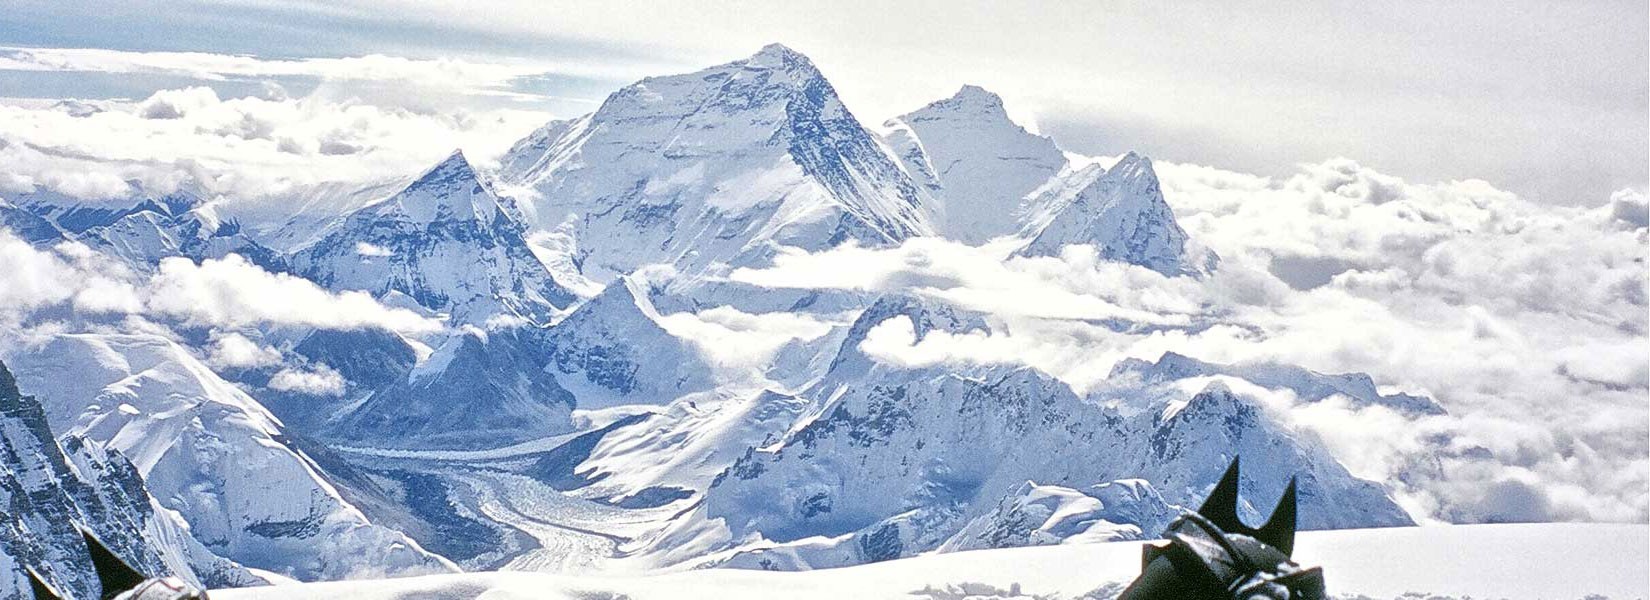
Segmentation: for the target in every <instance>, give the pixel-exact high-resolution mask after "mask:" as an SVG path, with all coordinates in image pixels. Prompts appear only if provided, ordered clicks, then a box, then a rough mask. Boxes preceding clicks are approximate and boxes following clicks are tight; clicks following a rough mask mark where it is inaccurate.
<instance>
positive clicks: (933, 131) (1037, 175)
mask: <svg viewBox="0 0 1650 600" xmlns="http://www.w3.org/2000/svg"><path fill="white" fill-rule="evenodd" d="M883 127H884V128H886V129H887V130H888V132H887V133H886V135H885V137H886V139H887V140H888V144H889V146H890V147H892V148H893V149H894V153H895V155H897V156H898V157H899V159H900V161H901V162H902V163H903V164H904V166H905V168H906V171H907V172H909V173H911V175H912V178H913V179H916V180H918V181H920V182H923V183H927V184H929V185H930V186H931V188H934V189H935V191H936V195H937V196H938V197H939V198H940V200H941V203H940V207H941V211H940V213H941V215H940V217H939V219H938V223H937V224H936V228H937V229H938V230H939V232H940V233H941V234H942V235H944V236H946V237H948V238H951V239H955V240H960V241H963V242H967V243H971V244H978V243H981V242H984V241H986V240H988V239H991V238H993V237H996V236H999V235H1007V234H1012V233H1015V232H1016V229H1017V226H1018V222H1019V221H1018V218H1019V217H1020V214H1019V213H1020V206H1021V201H1022V199H1023V198H1025V196H1026V195H1028V194H1030V193H1031V192H1033V191H1035V190H1036V189H1038V188H1039V187H1040V186H1042V185H1043V184H1044V183H1045V182H1047V181H1048V180H1049V178H1051V177H1054V176H1055V175H1057V174H1059V173H1060V171H1061V169H1063V168H1064V167H1065V166H1066V163H1067V161H1066V157H1065V154H1064V153H1062V152H1061V151H1060V148H1058V147H1057V146H1055V145H1054V140H1051V139H1049V138H1046V137H1043V136H1040V135H1036V134H1034V133H1031V132H1029V131H1026V129H1025V128H1024V127H1021V126H1020V125H1019V124H1017V123H1015V122H1014V121H1013V120H1011V119H1010V118H1009V116H1008V111H1007V110H1005V109H1004V108H1003V99H1002V98H1001V97H999V96H998V95H997V94H994V93H992V92H990V91H987V90H986V89H984V88H981V87H979V86H974V85H965V86H963V87H962V89H960V90H957V93H956V94H955V95H953V96H951V97H950V98H946V99H944V100H939V101H936V102H933V103H931V104H929V105H927V106H924V107H922V108H921V109H918V110H916V111H913V112H911V113H908V114H905V115H901V116H899V117H895V118H894V119H890V120H889V121H888V122H887V123H884V124H883Z"/></svg>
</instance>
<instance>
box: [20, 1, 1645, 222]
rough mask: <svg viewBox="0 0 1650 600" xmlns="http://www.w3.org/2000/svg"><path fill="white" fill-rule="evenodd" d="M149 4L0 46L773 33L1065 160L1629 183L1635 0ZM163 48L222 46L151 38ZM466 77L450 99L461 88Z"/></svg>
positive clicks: (839, 68) (1639, 162) (850, 81)
mask: <svg viewBox="0 0 1650 600" xmlns="http://www.w3.org/2000/svg"><path fill="white" fill-rule="evenodd" d="M161 5H162V8H161V9H158V10H134V9H132V8H130V7H126V6H123V5H121V4H119V3H113V2H101V1H93V2H84V3H68V4H65V3H43V2H22V3H20V4H19V5H18V6H16V7H11V8H12V9H13V10H12V13H13V18H12V19H10V22H11V23H12V25H10V26H7V25H0V44H5V43H7V40H15V41H13V42H10V45H13V46H18V47H21V46H28V47H31V48H33V49H35V50H36V51H38V52H47V51H45V50H40V49H43V48H91V49H98V48H114V49H119V50H123V51H131V52H139V51H141V52H149V53H153V54H154V56H151V57H149V58H137V57H130V56H128V57H120V58H114V57H107V56H105V57H103V58H102V59H103V60H107V61H108V62H109V63H115V64H119V63H125V62H144V61H155V60H158V59H159V58H160V57H161V56H163V55H166V56H170V59H169V60H171V61H173V62H174V63H186V62H203V63H217V64H223V65H228V66H218V67H210V66H208V69H210V68H216V69H218V70H219V71H228V70H234V69H240V70H241V71H243V72H244V73H245V75H237V77H248V76H257V75H256V74H257V73H260V72H261V73H271V72H279V73H292V72H295V71H301V72H304V73H307V74H309V75H306V76H311V75H313V76H326V77H338V76H340V73H339V72H340V71H350V70H353V69H356V68H358V67H361V66H363V65H361V64H358V63H362V62H370V61H362V60H361V59H359V58H341V57H365V56H370V55H373V54H386V55H392V56H406V57H414V58H415V59H416V60H413V61H411V62H412V63H417V64H419V65H423V66H421V67H419V68H425V67H428V66H431V65H428V64H425V63H432V62H439V61H450V62H452V63H454V64H457V63H458V62H462V63H465V64H469V65H473V66H474V68H471V69H465V70H461V73H463V76H460V77H457V78H456V79H457V80H459V81H466V82H469V83H470V84H480V85H479V87H477V88H474V89H482V90H491V91H492V92H494V93H498V94H507V93H519V94H526V95H529V96H538V97H540V98H541V99H543V98H547V97H557V98H562V99H576V100H577V102H562V103H554V102H552V103H538V104H536V105H535V107H536V108H540V109H544V110H548V111H550V112H552V113H554V114H556V115H557V116H560V117H570V116H574V115H576V114H578V113H581V112H585V111H588V110H589V109H590V108H591V106H593V103H594V102H597V101H599V100H600V99H601V98H602V97H604V96H605V95H606V94H607V93H609V92H611V91H612V90H614V89H616V88H617V87H619V86H621V85H623V84H625V83H628V82H631V81H634V80H636V79H638V78H640V77H643V76H647V75H656V74H664V73H672V72H683V71H687V70H691V69H692V68H697V67H702V66H704V65H708V64H714V63H718V62H724V61H727V60H731V59H734V58H737V57H740V56H745V55H748V54H749V53H751V52H752V51H754V50H755V49H756V48H759V47H761V46H762V45H763V44H766V43H770V42H782V43H785V44H788V45H791V46H793V47H795V48H797V49H798V50H801V51H802V52H804V53H806V54H808V55H809V56H810V57H812V58H813V59H814V61H815V62H816V63H817V64H818V65H819V66H820V67H821V68H822V69H823V70H824V72H825V73H826V75H827V76H828V77H830V78H831V80H832V82H833V84H834V85H835V87H836V88H837V89H838V91H839V92H841V94H842V96H843V98H844V99H845V101H846V102H847V103H848V105H849V106H850V108H852V109H853V110H854V111H855V112H856V114H858V115H859V116H861V117H862V118H863V120H864V121H866V122H869V123H877V122H881V121H882V120H883V119H885V118H887V117H890V116H893V115H896V114H900V113H903V112H905V111H908V110H911V109H914V108H916V107H919V106H922V105H923V104H926V103H927V102H929V101H931V100H933V99H935V98H941V97H945V96H946V95H949V94H950V93H951V92H952V91H954V90H955V89H956V88H957V87H958V86H959V85H961V84H965V83H973V84H980V85H983V86H985V87H987V88H990V89H992V90H994V91H996V92H998V93H999V94H1001V95H1002V96H1003V97H1004V98H1005V99H1006V100H1007V104H1008V106H1009V107H1010V109H1011V110H1016V111H1020V114H1019V115H1017V116H1022V117H1025V120H1027V121H1034V122H1035V124H1037V125H1040V127H1041V130H1042V131H1043V132H1044V133H1050V134H1053V135H1054V136H1055V137H1056V138H1057V139H1058V140H1059V141H1060V142H1061V143H1062V144H1063V145H1064V147H1065V149H1067V150H1071V151H1075V152H1080V153H1085V154H1106V155H1110V154H1121V153H1122V152H1124V151H1127V150H1139V151H1142V152H1143V153H1145V154H1149V155H1152V156H1155V157H1159V158H1163V159H1169V160H1175V161H1179V162H1188V163H1200V164H1210V165H1219V166H1223V167H1226V168H1232V169H1240V170H1244V171H1250V172H1257V173H1263V174H1269V175H1274V176H1288V175H1289V174H1290V173H1292V172H1293V170H1294V165H1295V164H1297V163H1301V162H1310V163H1316V162H1320V161H1322V160H1324V159H1326V158H1330V157H1333V156H1338V155H1350V156H1354V157H1357V158H1359V159H1360V160H1362V161H1365V163H1366V164H1372V165H1378V166H1379V167H1380V168H1381V169H1382V170H1383V171H1386V172H1391V173H1395V174H1399V175H1402V176H1405V177H1408V178H1411V179H1415V180H1429V181H1430V180H1465V179H1470V178H1482V179H1487V180H1491V181H1495V182H1497V183H1498V184H1500V185H1501V186H1503V187H1504V188H1505V189H1510V190H1513V191H1515V192H1516V193H1518V194H1519V195H1521V196H1524V197H1526V198H1530V199H1534V200H1537V201H1540V202H1543V203H1550V204H1565V205H1597V204H1600V203H1602V202H1604V201H1605V200H1606V199H1607V198H1608V196H1609V194H1610V193H1611V192H1613V191H1615V190H1617V189H1620V188H1623V187H1629V186H1633V187H1638V188H1641V189H1642V188H1643V187H1645V185H1646V182H1647V181H1650V174H1647V171H1646V169H1647V168H1646V164H1650V155H1647V148H1650V144H1647V143H1646V142H1647V138H1646V131H1650V120H1647V119H1650V114H1647V111H1646V110H1645V106H1646V102H1647V98H1650V96H1647V93H1650V92H1647V81H1646V78H1645V77H1644V73H1645V70H1646V68H1647V58H1646V53H1645V52H1644V39H1645V36H1646V23H1647V22H1650V15H1647V13H1646V10H1647V9H1646V6H1645V3H1643V2H1634V1H1632V0H1611V1H1605V2H1590V3H1581V4H1566V5H1555V4H1552V3H1546V2H1537V1H1535V0H1518V1H1515V2H1509V3H1506V4H1504V5H1502V6H1499V7H1497V9H1496V10H1485V9H1484V8H1483V7H1481V6H1475V5H1470V4H1460V5H1438V4H1436V3H1420V2H1386V3H1350V2H1341V3H1327V4H1322V5H1312V6H1297V5H1282V4H1272V3H1244V2H1236V3H1232V2H1223V3H1193V4H1174V5H1159V4H1123V5H1100V4H1094V3H1071V2H1064V3H1054V2H1043V3H1039V2H1031V3H1018V4H1015V5H1004V4H1000V3H997V4H994V3H955V2H946V3H937V2H907V3H896V4H889V3H870V2H858V1H850V2H834V3H773V4H750V5H742V6H740V7H739V9H738V10H737V11H730V10H728V7H727V6H726V5H725V4H723V3H718V2H693V1H689V2H677V3H669V4H666V5H658V4H636V5H626V4H619V5H614V6H608V7H604V9H603V10H600V11H593V10H588V9H587V7H582V6H579V5H578V4H576V3H566V2H536V1H535V2H499V3H492V4H490V5H489V7H488V9H487V10H473V9H472V8H471V7H468V6H465V5H455V4H451V3H444V2H431V1H427V0H351V1H347V2H327V3H318V2H293V3H279V4H275V3H261V2H251V3H235V4H229V5H218V6H213V7H211V8H210V9H203V7H201V6H199V5H197V4H196V3H194V2H190V1H187V0H171V1H167V2H162V3H161ZM148 13H157V14H165V15H167V18H156V17H155V15H154V14H148ZM546 15H554V18H546ZM684 23H691V24H692V26H686V27H684V26H683V24H684ZM912 23H921V24H922V27H920V28H913V27H912V26H911V24H912ZM100 32H101V33H100ZM298 40H303V43H299V42H298ZM178 50H188V51H191V52H194V53H204V54H220V55H241V56H240V57H238V58H235V57H230V58H210V59H208V58H204V57H193V56H187V55H186V56H183V57H178V56H172V55H175V54H178V53H177V52H176V51H178ZM75 52H90V51H79V50H77V51H75ZM247 55H249V56H263V57H308V58H298V59H294V58H285V59H280V60H268V61H263V62H265V63H268V64H261V65H257V66H248V65H246V64H243V63H247V62H258V61H249V60H248V59H247V58H245V56H247ZM311 58H314V59H319V60H310V59H311ZM380 60H382V59H380ZM491 64H500V65H520V66H522V67H523V68H541V69H543V71H544V72H543V73H542V74H540V75H539V76H529V77H525V78H518V79H517V80H516V81H515V84H514V85H513V86H511V87H510V89H507V90H506V89H501V87H500V86H499V84H498V83H497V82H496V79H497V77H500V76H502V73H509V72H511V71H509V70H508V69H505V70H504V71H502V72H501V71H498V70H496V69H495V68H493V67H487V66H484V65H491ZM531 65H539V66H538V67H530V66H531ZM178 66H179V65H178V64H174V65H171V66H167V67H166V69H168V70H173V69H174V67H178ZM231 67H234V68H233V69H232V68H231ZM31 68H34V67H31ZM122 68H124V67H122ZM200 68H201V65H189V66H187V67H186V68H184V70H183V72H190V69H195V70H199V69H200ZM393 70H394V69H390V71H393ZM169 72H170V71H169ZM5 73H7V72H6V71H0V80H3V78H4V74H5ZM12 73H19V72H18V71H12ZM208 74H209V75H211V74H212V73H211V72H210V71H209V72H208ZM218 75H222V73H218ZM349 76H350V77H354V76H353V75H349ZM472 77H474V78H472ZM490 80H491V81H490ZM185 85H189V82H188V80H182V81H173V82H172V83H169V84H167V85H166V86H165V87H182V86H185ZM13 87H14V88H15V89H19V90H22V89H32V88H37V87H39V88H44V87H46V86H34V85H31V86H22V85H18V86H13ZM153 89H156V86H151V87H150V88H149V90H150V91H152V90H153ZM219 92H220V93H221V94H224V95H237V94H238V93H230V92H228V91H226V90H225V89H223V87H222V86H219ZM377 94H378V95H381V96H384V97H386V98H393V97H395V96H396V94H393V93H387V90H383V89H381V90H380V91H379V92H377ZM130 95H132V96H133V97H138V96H141V95H142V94H130ZM411 95H412V96H420V95H423V94H422V93H416V92H415V93H413V94H411ZM96 97H108V96H96ZM483 97H485V95H484V94H483V95H471V96H469V97H468V98H467V99H461V100H462V101H465V102H469V103H471V106H476V105H475V104H474V103H475V102H478V101H481V100H482V99H483ZM494 99H497V98H494ZM517 100H530V99H528V98H517ZM515 101H516V100H511V102H515Z"/></svg>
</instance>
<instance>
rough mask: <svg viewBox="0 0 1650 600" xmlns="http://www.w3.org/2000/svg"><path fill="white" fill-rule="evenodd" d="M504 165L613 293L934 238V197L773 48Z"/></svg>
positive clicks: (542, 218)
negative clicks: (834, 250) (649, 271)
mask: <svg viewBox="0 0 1650 600" xmlns="http://www.w3.org/2000/svg"><path fill="white" fill-rule="evenodd" d="M558 131H559V134H557V133H556V132H558ZM553 134H554V137H555V139H553V140H552V139H550V138H551V137H552V135H553ZM532 154H538V155H539V156H537V157H536V158H534V157H532V156H531V155H532ZM502 164H504V165H506V166H508V167H511V168H512V169H518V170H507V171H505V172H504V173H502V176H503V178H504V180H506V181H508V182H511V183H517V184H522V185H526V186H528V187H530V188H531V189H532V190H533V193H534V194H535V195H536V197H535V198H534V200H533V203H532V204H531V205H529V206H524V207H523V209H524V210H525V211H527V212H530V213H532V214H534V215H535V217H534V219H535V222H536V224H537V225H538V226H540V227H542V228H544V229H547V230H553V229H556V228H557V227H558V226H560V225H562V224H563V223H568V224H570V225H571V226H572V230H573V233H574V235H575V237H576V238H577V239H578V240H579V248H578V249H577V250H576V252H577V255H576V256H574V257H573V261H574V262H576V263H578V264H580V265H581V269H582V271H583V272H584V274H585V275H586V276H588V277H590V278H592V279H594V280H596V281H598V282H602V283H607V282H611V281H613V280H614V279H615V278H617V277H618V276H619V275H622V274H625V273H629V272H630V271H632V270H634V269H635V268H636V267H638V266H641V265H645V264H650V263H670V264H674V265H676V266H677V268H678V269H679V270H681V271H683V272H687V273H697V272H701V271H704V270H705V269H707V268H710V267H712V266H713V265H716V264H717V263H727V264H749V263H751V262H760V261H763V260H765V259H766V258H767V257H768V256H770V255H771V254H772V252H773V249H774V247H775V246H776V245H787V246H796V247H801V248H804V249H807V250H820V249H824V248H828V247H831V246H835V245H837V244H840V243H843V242H846V241H850V240H852V241H857V242H859V243H861V244H865V245H884V244H891V243H897V242H899V241H902V240H904V239H906V238H908V237H911V236H915V235H926V234H930V233H932V232H933V229H932V227H931V225H930V223H929V219H930V217H929V211H930V207H929V206H928V204H929V203H930V200H929V199H928V198H927V196H926V194H924V193H923V192H922V191H921V190H919V188H918V187H917V185H915V184H913V183H912V182H911V180H910V178H909V177H907V176H906V174H905V172H904V171H903V170H901V169H900V168H899V167H898V165H896V164H895V163H894V161H893V159H892V158H890V157H889V156H888V155H887V154H886V153H885V152H884V151H883V149H882V147H881V146H880V145H878V143H877V141H876V139H875V138H874V137H873V136H872V135H871V134H870V132H868V131H866V130H865V128H864V127H862V126H861V125H860V123H859V121H857V120H855V118H854V116H853V115H852V114H850V113H849V112H848V110H847V108H845V107H844V106H843V105H842V102H841V100H839V99H838V98H837V95H836V91H835V89H833V88H832V87H831V84H830V83H829V82H828V81H826V80H825V78H824V76H823V75H821V74H820V72H819V70H818V69H817V68H815V67H814V65H813V63H812V62H811V61H809V60H808V59H807V57H805V56H803V55H802V54H800V53H797V52H796V51H794V50H791V49H789V48H786V47H784V46H780V45H777V44H775V45H770V46H767V47H765V48H763V49H762V51H760V52H758V53H757V54H755V55H753V56H751V57H749V58H746V59H743V60H737V61H734V62H731V63H727V64H723V65H717V66H714V67H710V68H708V69H705V70H702V71H699V72H696V73H689V74H685V75H672V76H665V77H649V78H646V79H643V80H641V81H638V82H636V83H634V84H631V85H629V86H626V87H625V88H623V89H621V90H619V91H617V92H615V93H613V94H612V95H611V96H608V98H607V100H606V101H605V102H603V103H602V105H601V107H600V108H599V109H597V110H596V112H595V113H593V114H590V115H587V116H585V117H581V118H580V119H577V120H575V121H573V122H571V123H567V122H555V123H551V124H549V125H547V126H546V127H545V128H544V129H541V130H540V131H539V132H535V133H534V134H531V135H529V136H528V138H527V139H525V140H523V141H522V143H520V144H518V145H517V147H516V148H515V149H514V150H513V151H512V152H511V153H510V154H507V155H506V156H505V157H504V159H503V161H502ZM521 165H528V166H526V167H525V168H520V166H521Z"/></svg>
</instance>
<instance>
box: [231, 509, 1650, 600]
mask: <svg viewBox="0 0 1650 600" xmlns="http://www.w3.org/2000/svg"><path fill="white" fill-rule="evenodd" d="M1647 538H1650V529H1647V528H1646V527H1645V526H1644V525H1588V524H1556V523H1555V524H1531V525H1471V526H1445V527H1407V528H1393V529H1378V530H1367V529H1366V530H1350V531H1310V532H1305V533H1302V534H1300V536H1299V539H1298V540H1297V543H1296V549H1295V557H1296V558H1297V559H1298V560H1300V561H1301V562H1303V563H1306V564H1310V565H1319V566H1322V567H1323V568H1324V572H1325V579H1326V581H1327V583H1328V588H1329V592H1330V593H1331V594H1332V595H1334V596H1335V597H1337V598H1345V599H1349V600H1350V599H1356V598H1368V599H1371V600H1373V599H1381V600H1387V599H1391V600H1399V599H1400V598H1436V599H1438V600H1465V599H1466V598H1469V597H1470V598H1506V599H1508V600H1552V599H1554V598H1565V599H1580V598H1584V597H1593V596H1592V595H1595V594H1596V595H1598V596H1601V597H1603V598H1610V599H1615V600H1629V599H1632V598H1645V597H1647V596H1650V581H1647V576H1646V573H1645V570H1644V564H1645V562H1646V561H1647V560H1650V550H1647V547H1646V546H1647V545H1646V543H1645V540H1646V539H1647ZM1139 573H1140V543H1138V542H1115V543H1109V544H1071V545H1062V546H1051V547H1042V548H1011V549H1005V550H986V551H979V552H959V553H954V554H942V555H936V556H923V557H919V558H910V559H904V560H896V561H889V562H882V563H876V564H870V565H862V566H857V567H850V568H846V569H826V570H819V571H807V572H800V573H774V572H761V571H740V570H725V569H712V570H703V571H690V572H686V573H673V574H668V575H657V576H646V577H566V576H553V575H542V574H536V573H473V574H465V575H442V576H431V577H413V578H407V579H395V580H383V581H351V582H340V583H321V584H306V585H300V586H285V587H278V588H263V589H245V590H222V591H221V592H220V591H213V592H212V597H213V598H218V597H220V596H221V597H222V598H223V599H224V600H264V599H273V598H280V599H281V600H311V599H314V600H323V599H331V598H354V599H357V600H391V599H400V598H488V599H492V598H499V599H501V600H502V599H515V598H522V599H525V598H536V599H543V600H557V599H567V600H574V599H588V598H630V599H632V600H667V599H668V600H694V599H699V598H703V599H705V600H713V599H714V600H744V599H747V598H748V599H753V600H754V599H767V598H773V597H774V592H775V590H783V591H784V597H786V598H793V599H796V600H812V599H818V600H839V599H842V598H860V599H865V600H906V599H919V600H963V599H965V598H966V599H970V600H1008V599H1017V600H1112V599H1114V598H1116V596H1117V594H1118V592H1120V591H1122V588H1123V586H1124V585H1126V584H1127V583H1128V582H1129V581H1130V580H1132V579H1133V578H1134V577H1135V576H1137V575H1138V574H1139Z"/></svg>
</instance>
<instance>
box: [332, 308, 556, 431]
mask: <svg viewBox="0 0 1650 600" xmlns="http://www.w3.org/2000/svg"><path fill="white" fill-rule="evenodd" d="M534 335H536V332H535V331H533V330H530V329H506V330H495V331H480V330H465V331H460V332H458V333H456V334H455V335H453V336H451V337H449V338H447V340H446V341H445V342H444V343H442V345H441V346H440V347H438V348H436V349H435V352H434V353H433V354H431V355H430V356H429V357H428V358H427V359H425V360H424V361H423V362H421V363H419V364H417V365H416V366H414V367H413V368H412V369H411V370H410V371H408V372H407V374H406V375H405V376H404V377H401V378H397V379H395V380H393V381H391V382H390V383H388V384H387V385H384V386H383V387H380V388H378V389H377V390H375V391H373V392H371V393H370V394H369V395H368V396H367V397H366V398H364V399H363V400H361V401H360V402H358V403H356V404H355V405H353V406H351V407H348V408H347V409H346V410H345V412H343V413H342V414H341V415H339V416H337V417H335V418H333V419H332V420H330V421H328V422H327V423H326V424H325V425H324V426H323V427H322V431H324V432H325V435H326V436H327V438H328V439H331V440H335V441H339V442H342V443H345V444H349V445H357V446H368V447H380V448H478V447H499V446H507V445H510V444H514V443H519V442H523V441H527V440H532V439H537V438H541V437H545V436H550V435H554V434H558V433H564V432H567V431H569V430H571V429H572V428H573V424H572V422H571V421H570V419H569V417H570V415H571V414H572V410H573V407H574V402H575V401H574V397H573V395H572V394H570V393H568V391H567V390H566V389H563V388H562V387H561V386H560V385H558V384H557V383H556V380H555V379H554V378H553V377H552V376H551V375H550V374H549V373H546V372H545V371H544V369H543V368H542V366H541V365H543V363H544V358H543V356H542V355H541V354H540V352H541V348H543V344H541V343H537V342H536V341H535V340H534Z"/></svg>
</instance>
